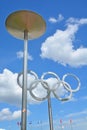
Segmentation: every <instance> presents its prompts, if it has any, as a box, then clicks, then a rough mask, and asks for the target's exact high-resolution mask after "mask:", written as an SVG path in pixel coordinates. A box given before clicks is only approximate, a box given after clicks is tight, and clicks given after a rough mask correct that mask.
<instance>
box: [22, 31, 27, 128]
mask: <svg viewBox="0 0 87 130" xmlns="http://www.w3.org/2000/svg"><path fill="white" fill-rule="evenodd" d="M27 55H28V32H27V31H26V30H25V31H24V61H23V88H22V115H21V130H26V122H27V59H28V56H27Z"/></svg>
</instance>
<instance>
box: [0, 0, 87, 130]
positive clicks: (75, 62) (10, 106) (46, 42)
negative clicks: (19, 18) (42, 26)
mask: <svg viewBox="0 0 87 130" xmlns="http://www.w3.org/2000/svg"><path fill="white" fill-rule="evenodd" d="M86 5H87V1H86V0H80V1H79V0H76V1H75V0H67V1H65V0H44V1H41V0H19V1H18V0H13V1H12V0H9V1H8V0H3V1H0V130H10V129H13V130H15V129H17V130H18V129H20V125H19V124H18V122H20V121H21V96H22V88H21V87H20V86H19V85H18V83H17V77H18V74H19V73H21V72H22V71H23V45H24V41H23V40H20V39H16V38H15V37H13V36H12V35H10V34H9V33H8V31H7V29H6V26H5V21H6V18H7V17H8V15H9V14H11V13H13V12H15V11H18V10H30V11H33V12H35V13H37V14H39V15H41V16H42V18H43V19H44V20H45V22H46V31H45V33H44V34H43V35H42V36H41V37H39V38H37V39H33V40H29V41H28V70H30V72H32V73H33V74H34V75H36V77H37V78H38V79H41V78H45V83H48V86H49V89H50V90H51V103H52V112H53V120H54V129H55V130H57V129H59V130H61V129H64V130H67V129H71V127H73V129H74V130H77V129H78V130H82V129H83V130H86V128H87V76H86V73H87V37H86V32H87V13H86V12H87V7H86ZM47 72H49V73H48V74H49V75H48V76H46V77H45V74H47ZM32 73H29V74H28V86H27V87H28V91H27V128H29V129H31V127H32V130H35V129H39V130H41V129H42V128H45V129H49V122H48V119H49V118H48V106H47V99H46V100H44V101H42V102H41V101H36V100H35V99H34V98H33V97H32V95H31V93H30V92H29V88H30V84H32V86H34V85H36V88H35V89H34V90H33V94H34V95H35V96H36V97H38V98H44V97H46V96H47V89H46V87H47V85H46V84H45V87H43V86H42V85H41V82H39V84H38V85H37V82H36V83H34V82H33V81H34V80H35V76H34V75H32ZM65 74H74V75H76V76H77V77H78V78H79V79H77V80H76V78H75V77H74V76H73V75H69V76H68V77H65V78H64V76H66V75H65ZM69 77H70V78H69ZM63 79H64V80H65V82H66V85H65V87H67V86H68V88H67V90H68V89H69V88H72V89H73V90H74V89H76V88H77V87H78V80H80V82H81V87H80V90H79V91H77V92H75V93H72V94H71V93H70V92H69V91H67V90H66V89H65V88H64V86H63V84H62V83H60V87H57V86H58V84H57V82H58V80H59V81H63ZM39 81H40V80H39ZM19 83H20V84H21V86H22V76H20V79H19ZM53 88H55V89H56V90H54V93H53ZM70 94H71V96H72V97H71V98H70V100H69V101H66V102H62V101H60V100H59V99H61V98H67V97H70ZM55 95H57V96H58V97H60V98H59V99H58V100H57V98H56V97H55Z"/></svg>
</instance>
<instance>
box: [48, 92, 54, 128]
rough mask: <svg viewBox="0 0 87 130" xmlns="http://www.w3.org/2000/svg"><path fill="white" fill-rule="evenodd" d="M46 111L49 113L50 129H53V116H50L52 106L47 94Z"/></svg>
mask: <svg viewBox="0 0 87 130" xmlns="http://www.w3.org/2000/svg"><path fill="white" fill-rule="evenodd" d="M48 113H49V125H50V130H53V117H52V106H51V99H50V95H49V96H48Z"/></svg>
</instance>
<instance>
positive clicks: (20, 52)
mask: <svg viewBox="0 0 87 130" xmlns="http://www.w3.org/2000/svg"><path fill="white" fill-rule="evenodd" d="M17 58H19V59H21V58H23V51H18V52H17ZM28 60H33V58H32V56H30V55H29V54H28Z"/></svg>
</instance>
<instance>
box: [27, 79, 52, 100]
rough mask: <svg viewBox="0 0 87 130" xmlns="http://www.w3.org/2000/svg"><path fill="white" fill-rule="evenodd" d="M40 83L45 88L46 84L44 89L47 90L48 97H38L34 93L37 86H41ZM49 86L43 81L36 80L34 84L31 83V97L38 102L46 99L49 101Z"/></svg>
mask: <svg viewBox="0 0 87 130" xmlns="http://www.w3.org/2000/svg"><path fill="white" fill-rule="evenodd" d="M39 83H41V85H42V86H43V84H44V88H45V89H46V90H47V95H46V96H45V97H42V98H41V97H37V96H36V95H35V94H34V93H33V90H34V89H35V88H36V87H37V85H38V84H39ZM48 88H49V86H48V84H47V82H45V81H43V80H39V79H38V80H35V81H34V82H32V83H31V86H30V88H29V92H30V95H31V96H32V97H33V98H34V99H36V100H38V101H43V100H45V99H47V98H48V97H49V95H50V91H49V89H48Z"/></svg>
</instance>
